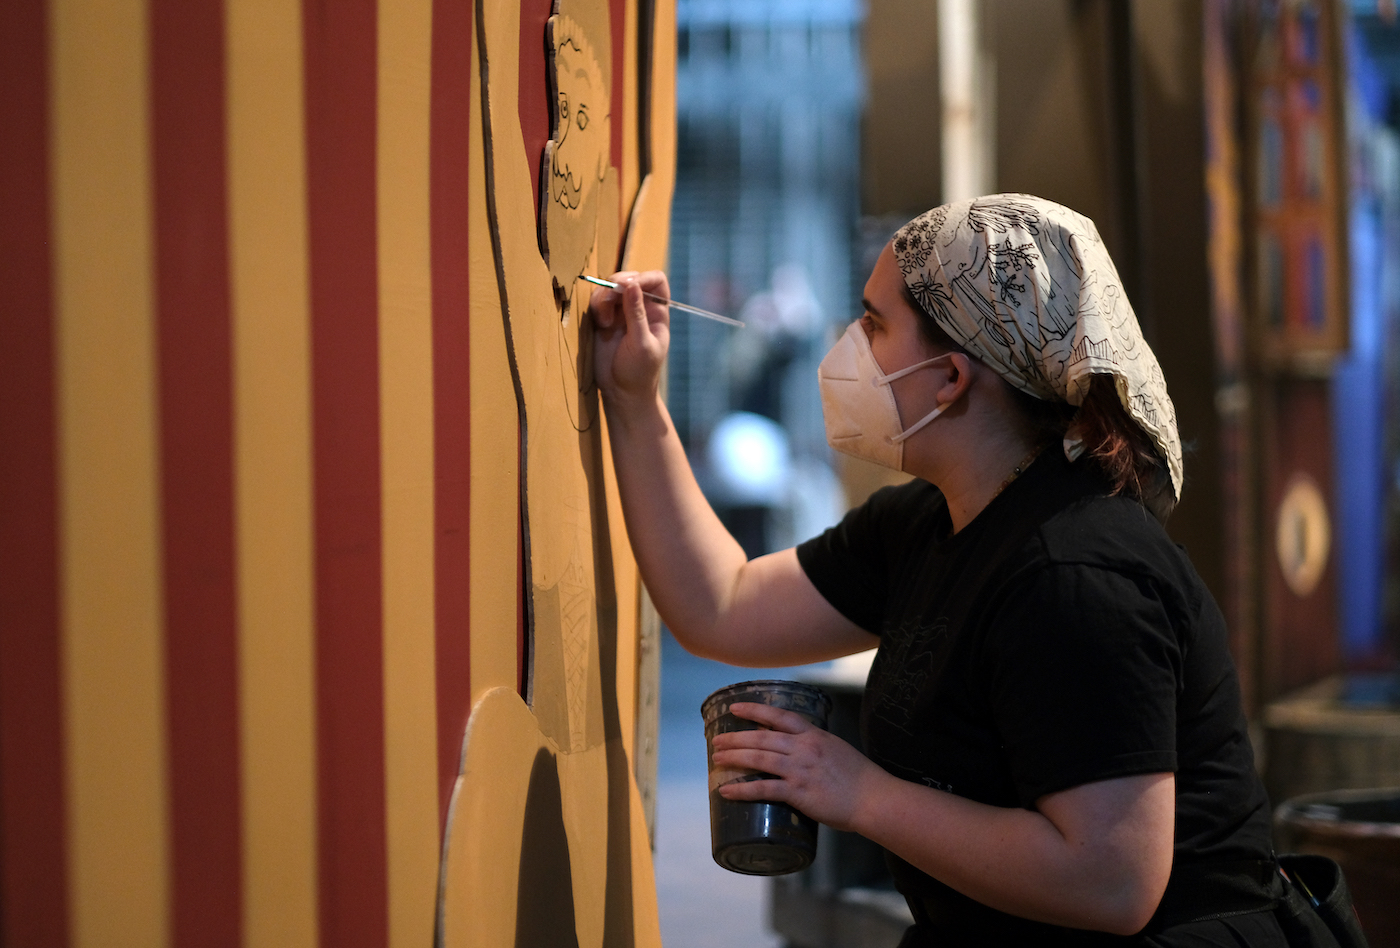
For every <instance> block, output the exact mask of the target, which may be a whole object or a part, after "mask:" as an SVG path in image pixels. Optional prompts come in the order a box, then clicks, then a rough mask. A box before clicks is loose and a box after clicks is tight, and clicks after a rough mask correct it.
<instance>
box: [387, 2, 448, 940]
mask: <svg viewBox="0 0 1400 948" xmlns="http://www.w3.org/2000/svg"><path fill="white" fill-rule="evenodd" d="M432 12H433V11H432V3H431V0H395V2H393V3H387V2H386V3H380V5H379V36H378V42H379V50H378V53H379V63H378V65H379V100H378V106H377V108H378V137H379V141H378V151H377V163H376V173H377V176H378V181H377V190H378V195H377V197H378V208H377V209H378V215H379V392H380V425H379V432H380V452H381V464H382V477H383V481H382V483H383V494H382V498H381V518H382V524H383V535H382V536H383V539H382V544H383V547H382V558H383V559H382V562H383V569H384V606H383V608H384V764H385V787H384V789H385V805H386V822H387V825H386V837H387V839H386V843H387V858H388V867H387V870H388V886H389V896H388V897H389V945H390V948H409V946H419V945H427V944H429V943H430V942H431V941H432V937H433V911H434V905H435V903H436V895H437V892H436V890H437V870H438V865H437V863H438V851H439V847H438V825H437V820H438V809H437V806H438V801H437V756H436V755H437V713H436V684H437V679H436V672H435V667H434V652H435V644H436V641H435V623H434V608H433V607H434V583H433V566H434V557H433V539H434V532H433V531H434V518H433V490H434V483H433V471H434V468H433V323H432V271H431V265H432V260H431V253H430V242H429V187H428V152H429V137H428V133H429V89H430V81H429V65H430V62H431V52H432Z"/></svg>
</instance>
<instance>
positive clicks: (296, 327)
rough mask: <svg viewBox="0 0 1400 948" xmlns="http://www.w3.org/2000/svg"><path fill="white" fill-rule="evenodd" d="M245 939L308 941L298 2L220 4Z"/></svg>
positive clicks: (310, 613)
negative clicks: (224, 59)
mask: <svg viewBox="0 0 1400 948" xmlns="http://www.w3.org/2000/svg"><path fill="white" fill-rule="evenodd" d="M225 11H226V12H225V28H226V37H227V40H226V42H227V44H228V55H227V66H226V69H227V97H228V98H227V102H228V104H227V110H228V111H227V120H228V159H229V165H228V168H229V172H228V173H229V227H230V240H229V248H230V255H231V267H232V273H231V287H232V296H233V361H234V373H233V378H234V424H235V428H234V464H235V489H236V505H237V547H238V610H239V717H240V722H239V726H240V746H241V756H242V786H241V793H242V800H243V938H244V944H246V945H249V946H263V945H278V946H287V948H313V946H315V945H316V944H317V927H318V926H317V861H316V721H315V705H314V701H315V675H314V605H313V600H312V590H313V575H312V512H311V453H310V452H311V377H310V373H311V369H310V326H309V319H310V316H309V308H308V307H309V304H308V289H307V276H306V267H307V223H306V177H305V148H304V145H303V132H302V126H303V110H302V51H301V8H300V5H299V4H298V3H297V2H296V0H228V3H227V5H226V7H225Z"/></svg>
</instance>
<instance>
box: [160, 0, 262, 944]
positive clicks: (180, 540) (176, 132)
mask: <svg viewBox="0 0 1400 948" xmlns="http://www.w3.org/2000/svg"><path fill="white" fill-rule="evenodd" d="M150 16H151V125H152V157H153V160H154V168H155V180H154V182H153V183H154V189H153V193H154V195H155V238H156V281H155V289H156V319H157V334H158V340H159V342H158V350H159V351H158V360H159V379H160V381H159V386H160V393H159V412H160V451H161V459H160V465H161V466H160V470H161V505H162V507H161V513H162V530H163V541H164V564H163V565H164V571H165V656H166V696H167V714H168V716H169V719H168V722H167V729H168V736H169V737H168V739H169V742H170V744H169V746H170V818H171V859H170V873H171V887H172V888H171V891H172V894H173V899H172V906H171V923H172V924H171V930H172V936H173V942H174V944H175V945H177V946H189V948H194V946H200V948H204V946H211V948H214V946H227V948H236V946H238V945H240V944H241V943H242V940H243V938H242V911H241V903H242V860H241V843H240V834H241V821H240V813H239V805H240V801H239V781H238V774H239V747H238V664H237V663H238V641H237V619H236V599H235V592H234V509H233V508H234V499H233V394H232V386H233V373H232V362H231V346H232V340H231V338H230V332H231V326H230V313H229V275H228V242H227V236H226V235H227V232H228V212H227V208H226V206H225V203H224V194H225V174H224V172H225V159H224V139H225V135H224V122H223V118H224V86H223V77H224V38H223V4H222V3H221V2H220V0H152V3H151V6H150Z"/></svg>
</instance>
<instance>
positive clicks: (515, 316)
mask: <svg viewBox="0 0 1400 948" xmlns="http://www.w3.org/2000/svg"><path fill="white" fill-rule="evenodd" d="M576 2H586V3H590V4H591V3H597V4H601V5H603V6H606V7H607V9H608V15H609V18H610V23H611V28H612V33H613V37H612V52H613V63H614V68H613V89H612V98H613V106H612V114H613V125H612V127H613V135H614V138H613V153H612V158H613V164H614V167H615V169H616V172H617V181H618V188H617V207H616V208H615V211H616V222H617V225H616V231H615V233H614V234H613V235H612V236H611V238H610V240H609V241H601V243H607V244H608V247H607V248H603V247H601V246H600V249H599V252H598V255H597V256H598V260H597V266H599V267H600V268H602V269H609V268H610V267H611V265H612V264H613V262H614V261H617V262H623V263H626V264H628V265H630V266H634V267H646V266H660V265H661V264H662V263H663V261H664V259H665V242H666V221H667V215H668V211H669V200H670V192H671V181H672V179H671V175H672V169H673V166H674V106H673V102H674V95H673V78H674V25H673V22H674V21H673V14H672V12H671V8H670V6H669V5H668V3H667V0H661V2H659V3H654V2H653V0H576ZM550 7H551V0H524V2H517V0H476V2H475V3H473V2H470V0H392V2H391V0H379V2H377V3H376V2H375V0H334V2H329V0H302V2H300V3H298V2H295V0H101V2H97V0H7V2H6V3H4V4H0V943H3V944H4V945H6V946H9V948H28V946H44V948H57V946H67V945H73V946H89V945H94V946H95V945H102V946H108V945H112V946H125V945H130V946H140V948H160V946H167V945H169V946H196V945H197V946H242V945H248V946H288V948H296V946H334V948H360V946H364V948H380V946H393V948H401V946H410V945H413V946H420V945H429V944H432V943H433V941H434V939H435V938H437V939H439V943H440V944H443V945H447V946H456V945H462V946H466V945H472V946H476V945H483V946H484V945H497V944H499V945H530V944H557V943H559V941H560V939H563V940H568V938H567V932H568V929H569V928H572V929H573V936H574V938H576V940H577V942H578V944H580V945H584V946H589V945H604V944H606V945H613V944H626V945H629V946H632V945H639V944H642V945H645V944H657V943H659V936H658V934H657V928H656V919H655V900H654V894H653V890H652V882H651V864H650V853H649V848H648V846H647V841H646V830H645V823H644V820H643V818H642V813H641V807H640V803H639V798H638V794H637V788H636V784H635V781H634V779H633V777H632V769H631V765H630V760H631V758H632V752H633V747H632V745H633V741H634V730H633V728H634V722H635V719H636V693H637V685H638V682H637V671H636V669H637V636H638V620H637V613H638V608H637V601H638V586H637V580H636V572H635V567H634V566H633V564H632V562H631V559H630V553H629V551H628V549H627V545H626V537H625V533H624V531H623V530H622V525H621V519H620V515H619V512H618V506H617V498H616V489H615V482H614V480H613V476H612V471H611V466H610V461H608V460H607V454H606V431H605V428H604V427H603V422H602V420H601V419H599V420H598V421H597V423H596V425H595V426H594V427H593V428H592V429H591V433H589V434H584V435H581V434H580V433H579V432H577V430H576V429H575V428H574V427H573V426H572V425H571V424H570V418H569V414H568V410H569V404H573V405H574V408H575V410H577V400H578V399H584V400H585V401H586V399H587V396H586V394H584V395H580V394H579V393H577V392H575V399H576V402H575V403H567V404H566V402H567V399H563V400H562V401H561V399H560V396H558V395H551V394H550V390H549V389H548V388H547V386H546V385H545V380H546V379H548V381H549V382H550V383H551V384H552V385H553V386H554V387H556V388H557V387H558V386H559V378H558V375H557V369H558V365H557V364H556V363H557V361H558V359H559V356H558V354H557V350H558V346H557V345H556V343H559V342H560V340H561V338H562V339H563V341H564V342H568V341H569V339H568V338H567V332H566V333H565V335H564V336H563V337H561V336H560V330H558V329H557V326H558V325H560V314H559V313H558V312H557V311H555V312H553V313H552V314H551V313H549V312H548V311H547V309H548V306H549V305H550V303H549V301H550V297H549V296H548V274H547V270H546V271H545V276H544V283H543V285H541V283H540V278H539V274H540V270H541V268H542V266H543V265H542V262H541V261H540V259H539V252H538V247H537V246H535V247H533V250H532V248H531V246H530V245H529V238H530V237H531V236H532V234H533V227H534V222H533V220H529V219H528V214H527V212H528V211H529V210H530V208H531V207H532V206H533V202H534V191H533V190H532V188H534V184H533V178H532V175H536V174H538V155H539V153H540V150H541V149H542V147H543V142H544V137H545V136H546V135H547V131H548V129H547V112H546V107H547V103H546V101H545V98H544V96H545V92H544V90H545V82H544V77H543V75H542V72H541V70H542V69H543V59H544V57H543V28H544V21H545V19H546V18H547V17H548V16H549V14H550ZM488 187H489V188H490V189H491V190H490V192H489V193H488ZM493 208H494V209H495V210H494V211H493V210H492V209H493ZM493 214H494V216H493ZM605 229H606V228H604V227H600V232H601V231H603V230H605ZM531 252H533V254H534V256H533V257H531V255H530V254H531ZM609 255H611V256H609ZM565 315H566V317H567V315H568V314H565ZM573 315H574V317H575V318H577V313H575V314H573ZM546 316H548V317H550V318H549V319H546V318H545V317H546ZM551 320H552V321H551ZM563 325H565V326H568V325H570V323H569V320H568V318H565V320H564V322H563ZM572 325H573V326H574V330H573V331H574V333H575V334H576V333H577V325H576V322H575V323H573V324H572ZM574 341H577V340H576V335H575V337H574ZM551 347H553V348H551ZM551 351H553V352H554V355H551V354H550V353H551ZM551 359H553V360H554V361H551ZM551 371H554V372H555V373H556V374H555V375H554V376H552V377H551V376H549V375H548V373H549V372H551ZM565 394H567V393H565ZM575 420H577V419H575ZM560 470H563V471H565V472H566V474H567V476H560V475H559V473H558V472H559V471H560ZM580 499H581V500H582V502H583V503H584V506H585V507H586V511H585V512H586V515H584V514H580V515H579V516H577V517H573V518H572V519H571V520H570V522H569V523H567V524H561V522H560V518H559V517H558V516H557V512H558V511H559V510H575V509H576V508H578V506H579V503H580ZM561 551H562V552H561ZM550 557H554V559H552V560H551V559H549V558H550ZM551 564H552V565H551ZM551 583H552V585H551ZM550 596H554V597H556V599H559V597H560V596H564V597H565V598H564V599H559V601H562V602H565V603H566V605H567V604H568V603H570V602H572V603H574V605H573V606H571V607H569V608H562V609H561V610H557V611H558V612H559V614H560V616H562V617H563V618H555V619H551V618H550V616H549V614H547V610H545V611H542V609H543V606H542V604H545V603H548V602H549V601H552V600H550ZM569 596H572V597H573V598H572V599H570V598H568V597H569ZM580 604H581V605H580ZM571 609H572V611H570V610H571ZM570 616H575V618H576V620H577V621H574V620H570V619H569V617H570ZM578 617H581V618H578ZM556 651H557V652H559V653H560V654H561V655H562V656H563V657H562V658H558V657H557V656H556V658H557V660H554V665H549V664H548V662H545V663H544V664H541V662H542V661H543V659H541V656H551V655H555V652H556ZM555 666H559V667H557V668H556V667H555ZM556 679H557V680H556ZM565 679H567V681H566V680H565ZM580 689H581V690H580ZM561 708H562V709H563V710H562V711H561V710H560V709H561ZM561 714H562V715H563V717H562V718H561V717H559V715H561ZM570 715H572V717H570ZM551 716H553V717H551ZM547 719H548V720H547ZM551 721H553V723H551ZM559 721H565V722H566V723H565V724H559V723H558V722H559Z"/></svg>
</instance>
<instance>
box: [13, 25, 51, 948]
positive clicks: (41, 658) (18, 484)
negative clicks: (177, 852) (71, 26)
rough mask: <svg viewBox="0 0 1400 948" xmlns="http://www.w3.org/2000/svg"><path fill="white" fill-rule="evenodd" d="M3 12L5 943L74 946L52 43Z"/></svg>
mask: <svg viewBox="0 0 1400 948" xmlns="http://www.w3.org/2000/svg"><path fill="white" fill-rule="evenodd" d="M44 8H45V4H44V3H43V0H14V2H9V3H3V4H0V89H3V90H5V92H4V95H3V96H0V313H3V314H4V315H3V319H2V320H0V498H3V501H0V944H4V945H7V946H10V948H54V946H63V945H66V944H68V900H67V892H68V880H67V872H66V867H65V865H64V854H65V852H66V842H65V826H64V806H65V799H64V781H63V715H62V707H63V706H62V683H61V680H60V667H59V604H58V593H59V589H58V519H57V517H58V514H57V511H58V505H57V495H56V483H57V481H56V478H57V464H56V445H55V428H54V425H55V422H56V418H55V413H54V338H53V332H54V326H53V300H52V298H51V296H50V281H51V279H52V269H51V266H52V262H51V258H50V256H49V247H50V239H49V174H48V165H49V154H48V121H47V111H46V110H47V108H48V83H47V81H46V78H47V72H48V56H47V50H48V36H47V32H48V31H47V29H46V24H45V9H44Z"/></svg>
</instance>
